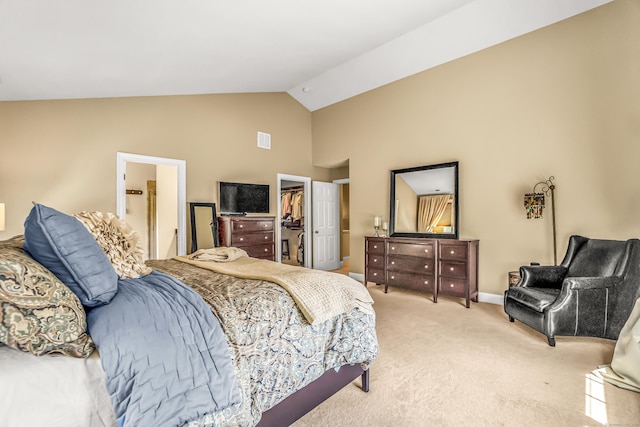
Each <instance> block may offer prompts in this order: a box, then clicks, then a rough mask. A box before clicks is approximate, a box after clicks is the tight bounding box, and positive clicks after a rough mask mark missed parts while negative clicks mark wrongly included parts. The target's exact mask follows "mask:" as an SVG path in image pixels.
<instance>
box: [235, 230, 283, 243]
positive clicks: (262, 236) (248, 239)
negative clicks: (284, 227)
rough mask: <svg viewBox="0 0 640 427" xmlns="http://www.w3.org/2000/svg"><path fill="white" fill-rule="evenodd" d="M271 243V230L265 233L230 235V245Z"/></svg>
mask: <svg viewBox="0 0 640 427" xmlns="http://www.w3.org/2000/svg"><path fill="white" fill-rule="evenodd" d="M263 243H273V232H271V231H269V232H266V233H234V234H232V235H231V246H245V245H254V244H258V245H259V244H263Z"/></svg>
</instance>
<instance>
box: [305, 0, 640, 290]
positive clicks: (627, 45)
mask: <svg viewBox="0 0 640 427" xmlns="http://www.w3.org/2000/svg"><path fill="white" fill-rule="evenodd" d="M638 40H640V2H638V1H635V0H617V1H615V2H613V3H610V4H608V5H605V6H603V7H600V8H598V9H595V10H593V11H591V12H587V13H585V14H582V15H579V16H576V17H574V18H572V19H569V20H567V21H564V22H561V23H558V24H556V25H552V26H550V27H546V28H543V29H541V30H538V31H536V32H534V33H531V34H528V35H525V36H522V37H519V38H517V39H514V40H511V41H508V42H505V43H503V44H501V45H498V46H495V47H492V48H489V49H486V50H484V51H481V52H478V53H476V54H473V55H470V56H467V57H465V58H462V59H459V60H456V61H453V62H450V63H448V64H445V65H442V66H439V67H437V68H434V69H432V70H428V71H425V72H423V73H420V74H417V75H415V76H412V77H410V78H406V79H403V80H401V81H398V82H395V83H393V84H390V85H387V86H384V87H381V88H378V89H376V90H373V91H371V92H368V93H366V94H363V95H360V96H357V97H354V98H351V99H349V100H346V101H343V102H341V103H338V104H335V105H333V106H330V107H327V108H324V109H322V110H318V111H316V112H314V113H313V114H312V119H313V160H314V163H315V164H322V165H327V164H328V165H330V164H334V163H338V162H341V161H344V160H345V159H348V161H349V175H350V182H351V185H350V186H351V204H350V206H351V214H350V217H351V269H352V271H354V272H358V273H362V272H363V268H364V261H363V257H364V248H363V244H364V235H365V234H371V233H372V226H371V224H372V220H373V219H372V218H373V216H374V215H376V214H378V213H380V212H387V215H388V199H389V183H388V182H389V171H390V170H391V169H397V168H407V167H412V166H420V165H426V164H433V163H442V162H449V161H454V160H458V161H459V162H460V220H461V221H460V224H459V225H460V237H462V238H477V239H480V281H479V287H480V291H481V292H489V293H493V294H501V293H502V291H503V290H504V289H505V288H506V287H507V272H508V271H510V270H514V269H517V267H518V266H520V265H523V264H527V263H529V262H530V261H539V262H541V263H545V264H549V263H552V262H553V249H552V231H551V221H550V211H549V210H547V211H546V212H545V214H544V215H545V218H544V219H543V220H527V219H526V218H525V212H524V209H523V206H522V204H523V195H524V193H526V192H528V191H530V190H531V188H532V187H533V185H534V184H535V183H536V182H538V181H541V180H544V179H546V178H548V177H549V176H550V175H553V176H555V178H556V180H555V182H556V184H557V190H556V199H557V201H556V207H557V224H558V242H559V243H558V248H559V249H558V251H559V253H560V255H559V257H560V258H562V255H564V251H565V250H566V245H567V241H568V237H569V235H571V234H573V233H578V234H583V235H586V236H590V237H601V238H619V239H627V238H631V237H640V214H639V212H640V167H639V166H638V164H639V163H640V44H639V43H638Z"/></svg>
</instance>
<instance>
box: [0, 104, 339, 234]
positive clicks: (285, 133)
mask: <svg viewBox="0 0 640 427" xmlns="http://www.w3.org/2000/svg"><path fill="white" fill-rule="evenodd" d="M257 131H262V132H267V133H270V134H271V145H272V149H271V150H265V149H261V148H258V147H257V140H256V134H257ZM0 148H1V152H2V155H1V156H0V202H4V203H6V208H7V225H6V230H5V231H4V232H0V238H7V237H10V236H13V235H15V234H19V233H22V231H23V223H24V219H25V218H26V216H27V215H28V213H29V210H30V209H31V206H32V205H31V202H32V201H37V202H39V203H43V204H47V205H49V206H52V207H54V208H56V209H59V210H61V211H63V212H67V213H74V212H78V211H81V210H101V211H109V212H114V211H115V208H116V195H115V190H116V177H115V173H116V152H118V151H122V152H127V153H136V154H144V155H150V156H158V157H168V158H175V159H182V160H186V165H187V201H200V202H210V201H217V194H216V193H217V190H216V185H217V182H218V181H221V180H226V181H238V182H255V183H264V184H271V189H272V191H271V199H272V200H271V212H272V214H273V215H275V212H276V203H277V199H278V195H277V194H276V174H277V173H286V174H291V175H301V176H310V177H312V178H313V179H318V180H324V181H327V180H329V171H328V170H327V169H323V168H314V167H312V166H311V113H310V112H309V111H307V110H306V109H305V108H304V107H303V106H301V105H300V104H299V103H298V102H296V101H295V100H294V99H293V98H291V97H290V96H289V95H288V94H286V93H270V94H232V95H201V96H173V97H140V98H114V99H88V100H58V101H31V102H0Z"/></svg>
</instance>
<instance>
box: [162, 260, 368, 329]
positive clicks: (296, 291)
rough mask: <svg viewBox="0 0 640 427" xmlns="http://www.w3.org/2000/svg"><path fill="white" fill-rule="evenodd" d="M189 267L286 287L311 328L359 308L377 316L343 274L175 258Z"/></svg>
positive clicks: (251, 262) (361, 290)
mask: <svg viewBox="0 0 640 427" xmlns="http://www.w3.org/2000/svg"><path fill="white" fill-rule="evenodd" d="M175 259H177V260H178V261H182V262H185V263H187V264H193V265H195V266H198V267H201V268H205V269H208V270H212V271H215V272H217V273H222V274H228V275H230V276H235V277H239V278H243V279H256V280H267V281H269V282H274V283H277V284H278V285H280V286H282V287H283V288H284V289H285V290H286V291H287V292H289V294H290V295H291V297H292V298H293V300H294V301H295V302H296V304H297V305H298V308H300V311H301V312H302V314H303V315H304V316H305V318H306V319H307V321H308V322H309V323H311V324H317V323H321V322H324V321H325V320H328V319H331V318H332V317H334V316H337V315H339V314H342V313H346V312H349V311H351V310H352V309H353V308H355V307H359V308H361V309H363V310H366V311H367V312H369V313H373V308H372V307H371V304H373V299H372V298H371V295H369V292H368V291H367V289H366V288H365V287H364V285H362V284H361V283H360V282H358V281H356V280H354V279H352V278H350V277H348V276H345V275H343V274H338V273H331V272H328V271H322V270H312V269H309V268H303V267H296V266H292V265H286V264H280V263H277V262H273V261H267V260H264V259H257V258H248V257H240V258H238V259H236V260H235V261H231V262H222V263H220V262H215V261H199V260H193V259H189V256H179V257H175Z"/></svg>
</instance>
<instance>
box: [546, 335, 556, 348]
mask: <svg viewBox="0 0 640 427" xmlns="http://www.w3.org/2000/svg"><path fill="white" fill-rule="evenodd" d="M547 341H549V345H550V346H551V347H555V346H556V339H555V338H554V337H547Z"/></svg>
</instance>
